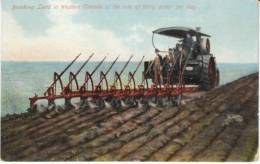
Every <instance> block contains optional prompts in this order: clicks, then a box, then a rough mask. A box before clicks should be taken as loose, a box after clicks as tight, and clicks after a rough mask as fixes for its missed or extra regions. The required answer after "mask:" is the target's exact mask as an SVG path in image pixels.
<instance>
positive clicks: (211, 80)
mask: <svg viewBox="0 0 260 164" xmlns="http://www.w3.org/2000/svg"><path fill="white" fill-rule="evenodd" d="M218 83H219V71H218V69H217V67H216V62H215V59H214V57H210V58H204V59H203V60H202V71H201V84H200V86H201V88H202V89H203V90H205V91H208V90H211V89H213V88H215V87H217V86H218Z"/></svg>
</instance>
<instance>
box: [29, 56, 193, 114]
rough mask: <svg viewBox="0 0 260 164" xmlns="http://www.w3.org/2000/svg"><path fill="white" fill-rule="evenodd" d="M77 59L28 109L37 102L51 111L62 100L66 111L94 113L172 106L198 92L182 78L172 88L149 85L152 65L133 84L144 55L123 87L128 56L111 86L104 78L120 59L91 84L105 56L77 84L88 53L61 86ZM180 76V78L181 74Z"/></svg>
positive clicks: (168, 85)
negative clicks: (63, 78) (41, 101)
mask: <svg viewBox="0 0 260 164" xmlns="http://www.w3.org/2000/svg"><path fill="white" fill-rule="evenodd" d="M79 56H81V54H79V55H78V56H76V57H75V58H74V59H73V60H72V61H71V63H69V65H67V66H66V67H65V69H64V70H63V71H62V72H61V73H60V74H59V73H57V72H55V73H54V78H53V82H52V83H51V85H50V86H49V87H48V88H47V90H46V91H45V92H44V94H43V96H38V95H35V96H33V97H31V98H29V100H30V109H37V101H39V100H47V101H48V109H50V108H54V107H55V100H57V99H64V102H65V104H64V108H65V109H73V108H76V107H77V106H78V107H81V108H95V109H97V110H100V109H104V108H114V109H121V108H128V107H136V106H139V107H151V106H152V107H154V106H171V105H178V104H179V103H180V100H181V95H182V94H183V93H185V92H194V91H197V90H198V87H189V86H185V85H184V84H183V83H182V80H181V79H180V80H179V83H178V84H177V85H171V84H169V83H168V84H165V85H156V84H153V83H152V84H151V85H150V84H149V80H148V79H147V78H146V76H147V73H148V72H149V71H150V69H152V65H153V63H150V65H149V69H148V70H146V71H143V72H142V80H141V83H138V82H137V81H136V74H137V72H138V70H139V69H140V67H141V65H142V63H143V60H144V56H143V57H142V58H141V60H140V61H139V62H138V63H137V66H136V68H135V69H134V70H133V71H130V72H128V79H126V81H127V83H126V84H123V79H122V75H123V74H126V73H125V69H126V67H127V66H128V65H129V63H130V61H131V60H132V58H133V56H130V58H129V59H128V61H127V62H126V63H125V64H124V65H123V68H122V69H121V70H120V71H116V72H115V73H114V80H113V82H112V83H111V82H110V81H111V80H110V81H109V80H108V78H107V76H108V74H109V73H110V72H111V70H112V68H113V66H114V65H115V63H116V62H117V60H118V58H119V56H118V57H117V58H115V59H114V61H113V62H112V63H111V64H110V65H109V67H108V69H107V70H105V71H103V70H102V71H101V72H100V75H99V77H100V78H99V80H98V82H96V83H95V82H94V78H93V76H94V75H95V73H96V72H97V70H98V69H99V68H100V66H101V65H102V64H103V63H104V61H105V59H106V58H107V57H104V58H103V59H102V60H101V61H100V62H99V63H98V64H97V65H96V66H95V67H94V69H93V70H92V71H91V72H89V71H86V72H85V78H84V81H83V82H82V84H80V83H79V81H78V75H79V74H80V73H81V72H82V70H83V68H85V67H86V66H87V64H88V63H89V61H90V60H91V58H92V57H93V56H94V54H91V55H90V56H89V57H88V58H87V60H86V61H85V62H84V63H83V64H82V65H81V66H80V68H79V69H78V70H77V71H76V72H75V73H73V72H70V73H69V81H68V83H67V84H66V85H64V82H63V80H62V77H63V75H64V74H65V72H67V71H68V69H69V68H70V67H71V66H72V65H73V63H74V62H75V61H76V60H77V59H78V58H79ZM170 75H171V74H169V76H170ZM179 77H180V78H182V76H181V75H180V76H179ZM169 78H170V77H169ZM59 91H60V92H59ZM72 98H80V102H79V103H77V104H78V105H75V104H73V103H72V102H71V99H72Z"/></svg>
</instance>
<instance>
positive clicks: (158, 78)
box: [153, 49, 163, 85]
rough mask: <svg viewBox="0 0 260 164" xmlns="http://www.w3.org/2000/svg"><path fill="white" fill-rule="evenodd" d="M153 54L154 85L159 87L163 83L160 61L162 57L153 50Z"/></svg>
mask: <svg viewBox="0 0 260 164" xmlns="http://www.w3.org/2000/svg"><path fill="white" fill-rule="evenodd" d="M155 54H156V56H155V58H154V67H153V71H154V78H155V84H156V85H160V84H161V83H162V81H163V77H162V63H163V59H162V56H161V55H160V53H159V50H158V49H155Z"/></svg>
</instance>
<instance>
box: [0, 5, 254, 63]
mask: <svg viewBox="0 0 260 164" xmlns="http://www.w3.org/2000/svg"><path fill="white" fill-rule="evenodd" d="M46 5H51V6H52V7H54V6H59V8H58V9H54V8H51V9H39V8H38V7H42V6H45V7H48V6H46ZM62 5H70V6H71V5H73V6H74V7H75V6H80V9H61V8H60V7H61V6H62ZM93 5H94V6H95V7H96V8H95V9H93V7H94V6H93ZM131 6H132V9H130V8H126V7H131ZM140 6H141V7H144V6H145V8H138V7H140ZM160 6H161V7H164V8H160ZM2 7H3V14H2V16H3V39H2V40H3V55H2V60H28V61H35V60H70V59H71V58H73V56H74V55H75V54H77V53H79V52H83V53H84V54H89V53H90V52H95V53H96V54H98V55H96V57H95V59H96V60H99V59H100V58H101V57H103V56H104V55H105V54H106V53H109V55H110V56H111V57H115V56H117V55H118V54H121V57H120V59H121V60H124V59H126V58H128V56H129V55H131V54H132V53H133V54H135V59H136V60H138V59H139V58H141V56H142V55H146V56H147V58H152V57H153V51H154V50H153V47H152V44H151V36H152V30H155V29H157V28H161V27H169V26H188V27H192V28H195V27H197V26H200V27H201V31H202V32H205V33H208V34H210V35H211V36H212V37H211V48H212V52H213V53H214V55H215V56H216V57H217V61H219V62H257V61H258V56H257V51H258V8H257V4H256V0H185V1H184V0H160V1H155V0H149V1H148V0H132V1H131V0H106V1H105V0H65V1H61V0H54V1H51V0H50V1H48V0H3V3H2ZM100 7H102V8H100ZM107 7H109V8H107ZM118 7H120V8H118ZM165 7H166V8H165ZM167 7H168V8H167ZM90 8H91V9H90ZM159 8H160V9H159ZM162 37H163V36H162ZM162 37H161V38H162ZM155 42H156V43H157V44H158V45H159V48H160V49H167V48H168V47H171V46H173V45H174V41H172V40H167V42H166V39H163V38H162V39H160V38H159V37H158V36H157V37H156V38H155ZM159 42H163V43H164V45H162V44H159ZM83 59H84V58H83Z"/></svg>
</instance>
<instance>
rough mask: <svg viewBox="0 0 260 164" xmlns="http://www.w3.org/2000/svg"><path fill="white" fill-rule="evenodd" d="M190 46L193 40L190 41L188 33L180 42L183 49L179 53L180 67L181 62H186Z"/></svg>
mask: <svg viewBox="0 0 260 164" xmlns="http://www.w3.org/2000/svg"><path fill="white" fill-rule="evenodd" d="M192 44H193V39H192V37H191V35H190V34H189V33H187V34H186V37H185V38H184V39H183V42H182V47H183V48H182V51H181V60H180V63H181V65H182V64H183V62H185V61H186V59H187V57H188V54H189V53H190V51H191V47H192Z"/></svg>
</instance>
